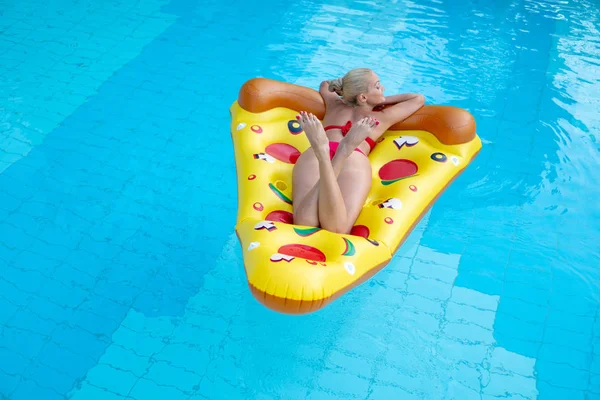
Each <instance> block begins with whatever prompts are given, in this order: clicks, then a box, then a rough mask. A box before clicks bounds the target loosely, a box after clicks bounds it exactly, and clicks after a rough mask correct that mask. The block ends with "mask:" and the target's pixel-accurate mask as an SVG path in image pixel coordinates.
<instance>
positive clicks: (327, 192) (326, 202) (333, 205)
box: [294, 112, 376, 233]
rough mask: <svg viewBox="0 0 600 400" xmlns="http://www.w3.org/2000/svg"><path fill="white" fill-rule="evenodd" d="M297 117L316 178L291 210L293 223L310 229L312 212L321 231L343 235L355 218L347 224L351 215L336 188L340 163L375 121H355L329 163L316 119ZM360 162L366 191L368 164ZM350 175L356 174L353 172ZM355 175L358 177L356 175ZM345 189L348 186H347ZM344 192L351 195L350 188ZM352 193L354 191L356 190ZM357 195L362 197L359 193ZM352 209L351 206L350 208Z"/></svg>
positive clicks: (323, 136)
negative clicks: (363, 169) (313, 157)
mask: <svg viewBox="0 0 600 400" xmlns="http://www.w3.org/2000/svg"><path fill="white" fill-rule="evenodd" d="M300 115H301V116H300V124H301V125H302V128H303V130H304V132H305V133H306V136H307V137H308V140H309V141H310V143H311V147H312V150H313V152H314V155H315V157H316V160H317V165H318V172H319V174H318V176H319V178H318V182H316V184H315V185H314V187H313V188H311V189H310V190H309V191H308V193H307V194H306V195H305V196H304V198H302V200H300V203H299V204H298V205H297V206H295V211H294V223H295V224H298V225H305V224H306V223H307V222H312V224H310V225H315V224H314V222H315V215H314V214H315V212H316V214H317V217H318V221H319V222H320V226H321V227H323V229H326V230H329V231H332V232H338V233H347V232H348V231H349V230H350V228H351V227H352V224H353V223H354V220H355V219H356V217H354V219H352V220H350V219H351V218H350V219H349V217H351V215H349V213H348V211H349V210H347V207H346V202H345V200H344V194H343V193H342V190H341V189H340V185H339V184H338V175H339V174H340V173H341V171H342V170H343V169H344V162H345V161H346V160H347V159H348V157H349V156H350V155H351V154H352V153H353V152H354V149H355V148H356V147H357V146H358V145H359V144H360V143H362V141H363V140H364V139H365V138H366V137H367V136H368V135H369V133H371V131H372V130H373V128H374V127H375V126H376V121H375V120H374V119H372V118H365V119H362V120H361V121H359V122H358V123H357V124H356V125H355V126H354V127H353V128H352V129H351V130H350V132H348V134H347V135H346V137H345V138H344V139H343V140H342V141H341V142H340V145H339V146H338V151H337V152H336V155H335V156H334V160H330V158H329V141H328V139H327V135H326V134H325V130H324V129H323V125H322V124H321V122H320V121H319V120H318V119H317V117H315V116H314V115H312V114H307V113H304V112H302V113H301V114H300ZM356 155H357V156H360V157H364V155H361V154H358V153H357V154H356ZM362 161H363V162H361V164H363V165H364V166H365V167H367V169H368V171H369V181H368V185H369V187H370V183H371V182H370V164H369V163H368V159H367V158H365V159H364V160H362ZM364 161H366V162H367V164H368V165H365V164H364ZM334 165H335V167H334ZM313 169H314V168H313ZM351 170H352V171H354V169H353V168H350V169H349V171H351ZM306 172H308V171H306ZM354 173H357V172H356V171H355V172H354ZM358 174H359V175H360V171H359V172H358ZM344 181H347V182H351V181H352V176H350V175H348V173H346V178H345V179H344ZM345 186H348V184H346V185H345ZM347 189H348V190H345V192H347V191H351V190H352V187H347ZM356 189H357V190H358V189H359V188H356ZM358 191H359V192H360V193H362V190H358ZM367 194H368V190H367ZM348 195H350V194H348ZM365 196H366V195H365ZM363 202H364V199H363ZM352 205H353V206H354V204H352ZM354 208H355V207H354ZM352 211H353V212H352V213H351V214H354V213H355V212H354V210H352ZM315 226H316V225H315Z"/></svg>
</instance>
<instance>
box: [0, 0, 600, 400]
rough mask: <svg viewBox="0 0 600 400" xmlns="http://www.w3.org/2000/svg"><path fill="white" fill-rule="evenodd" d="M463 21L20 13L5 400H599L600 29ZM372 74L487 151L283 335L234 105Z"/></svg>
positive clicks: (84, 4)
mask: <svg viewBox="0 0 600 400" xmlns="http://www.w3.org/2000/svg"><path fill="white" fill-rule="evenodd" d="M456 3H457V2H450V1H439V0H435V1H434V0H428V1H424V2H418V3H417V2H412V1H408V0H400V1H397V0H395V1H390V2H388V3H387V6H386V7H384V6H382V5H378V4H376V3H374V2H352V1H342V0H333V1H328V2H325V1H322V0H316V1H310V2H308V1H307V2H303V1H300V2H286V1H277V0H266V1H265V2H264V3H262V4H263V7H258V6H257V3H255V2H244V1H240V0H232V1H231V2H229V3H228V7H226V6H224V5H219V3H218V2H217V1H216V0H207V1H203V2H191V1H185V0H148V1H144V2H139V1H136V0H112V1H103V2H93V1H90V0H85V1H75V0H61V1H53V2H44V1H38V0H28V1H23V2H10V3H6V4H3V6H2V11H1V12H0V24H1V27H0V32H1V34H0V55H1V59H2V62H1V63H0V68H1V69H0V72H1V73H0V91H1V93H2V97H1V99H2V100H0V101H1V103H0V110H1V111H0V116H1V118H2V119H1V122H0V124H1V125H0V131H1V132H2V135H1V136H0V150H1V151H0V266H1V269H0V270H1V274H0V323H1V327H2V329H1V330H0V393H1V394H2V398H3V399H15V400H16V399H64V398H68V399H77V400H83V399H85V400H92V399H102V400H104V399H110V400H112V399H124V398H127V399H137V400H142V399H173V400H177V399H204V398H208V399H238V398H239V399H305V398H308V399H342V398H343V399H354V398H355V399H486V400H487V399H496V398H506V397H509V398H514V399H534V398H538V399H570V400H571V399H594V398H600V339H599V337H600V322H599V321H600V320H599V319H598V317H599V304H600V303H599V295H600V293H599V290H600V289H599V283H600V270H599V268H598V267H599V266H600V259H599V252H600V205H599V203H598V201H597V198H598V197H599V196H600V186H598V185H597V184H596V181H595V175H594V174H595V172H596V171H598V168H599V167H600V154H599V151H600V143H599V141H600V130H599V128H598V126H599V123H600V114H599V112H598V110H599V109H600V81H599V80H598V77H599V76H600V41H599V40H598V37H599V33H598V31H599V30H600V22H599V21H600V19H599V18H600V10H599V8H598V6H597V5H596V4H594V3H593V2H591V1H585V0H579V1H575V2H569V3H568V4H566V3H565V2H561V1H525V0H523V1H508V0H502V1H496V2H492V1H489V2H481V1H461V2H458V3H459V4H456ZM358 66H370V67H372V68H373V69H375V70H376V71H377V72H378V74H379V75H380V77H381V78H382V80H383V81H384V83H385V86H386V90H387V92H388V93H389V94H391V93H394V92H399V91H415V92H420V93H423V94H424V95H425V96H426V98H427V101H428V103H430V104H450V105H454V106H458V107H463V108H466V109H468V110H469V111H470V112H472V113H473V114H474V115H475V117H476V119H477V123H478V133H479V135H480V136H481V138H482V140H483V141H484V147H483V149H482V151H481V153H480V155H479V157H478V158H477V159H476V160H475V161H474V162H473V164H472V165H471V166H470V167H469V168H468V169H467V170H466V172H465V173H464V174H463V175H462V176H461V177H460V178H459V179H458V180H457V181H456V182H455V183H454V184H453V185H452V186H451V187H450V188H449V189H448V190H447V191H446V192H445V194H444V195H443V196H442V197H441V198H440V199H439V200H438V202H437V203H436V204H435V206H434V207H433V209H432V210H431V212H430V213H429V214H427V216H426V217H425V218H424V219H423V220H422V222H421V223H420V224H419V226H418V227H417V228H416V229H415V231H414V232H413V234H412V235H411V236H410V238H409V239H408V241H407V242H406V244H405V245H404V246H403V247H402V248H401V249H400V250H399V252H398V254H397V256H396V257H395V258H394V260H393V261H392V262H391V263H390V264H389V265H388V267H386V269H384V270H383V271H382V272H380V273H379V274H377V275H376V276H375V277H374V278H372V279H371V280H370V281H368V282H367V283H365V284H363V285H362V286H360V287H359V288H357V289H355V290H353V291H351V292H350V293H348V294H347V295H345V296H344V297H342V298H341V299H339V300H338V301H336V302H334V303H333V304H332V305H330V306H328V307H326V308H325V309H323V310H321V311H319V312H317V313H314V314H310V315H307V316H293V317H292V316H286V315H280V314H276V313H273V312H271V311H269V310H268V309H266V308H264V307H263V306H261V305H260V304H259V303H257V302H256V301H255V300H254V299H253V298H252V296H251V295H250V293H249V290H248V288H247V285H246V278H245V275H244V268H243V265H242V259H241V251H240V248H239V244H238V242H237V238H236V237H235V234H234V231H233V227H234V224H235V215H236V207H237V197H236V196H237V194H236V186H235V170H234V166H235V165H234V160H233V150H232V146H231V139H230V133H229V122H230V118H229V106H230V105H231V103H232V102H233V101H234V100H235V99H236V97H237V91H238V90H239V88H240V86H241V85H242V84H243V82H245V81H246V80H247V79H250V78H252V77H255V76H264V77H268V78H273V79H279V80H285V81H288V82H292V83H297V84H301V85H306V86H310V87H313V88H316V87H317V86H318V83H319V82H320V81H321V80H322V79H325V78H332V77H337V76H340V75H342V74H343V73H344V72H345V71H346V70H348V69H350V68H353V67H358ZM511 396H512V397H511Z"/></svg>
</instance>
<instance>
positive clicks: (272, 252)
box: [230, 78, 481, 314]
mask: <svg viewBox="0 0 600 400" xmlns="http://www.w3.org/2000/svg"><path fill="white" fill-rule="evenodd" d="M230 111H231V118H232V121H231V135H232V139H233V146H234V152H235V161H236V167H237V181H238V215H237V223H236V232H237V235H238V238H239V240H240V243H241V246H242V252H243V258H244V266H245V269H246V276H247V279H248V284H249V287H250V290H251V292H252V294H253V295H254V296H255V297H256V298H257V299H258V300H259V301H260V302H261V303H263V304H264V305H265V306H266V307H268V308H270V309H273V310H276V311H279V312H283V313H289V314H303V313H308V312H313V311H315V310H318V309H319V308H321V307H323V306H325V305H327V304H328V303H330V302H331V301H333V300H334V299H335V298H337V297H339V296H340V295H342V294H343V293H345V292H347V291H348V290H350V289H351V288H353V287H355V286H356V285H358V284H360V283H362V282H364V281H365V280H367V279H368V278H370V277H371V276H373V275H374V274H375V273H376V272H378V271H379V270H381V268H383V267H384V266H385V265H386V264H387V263H388V262H389V261H390V260H391V258H392V257H393V255H394V253H395V252H396V250H397V249H398V247H399V246H400V245H401V244H402V242H403V241H404V240H405V239H406V237H407V236H408V234H409V233H410V232H411V231H412V229H413V228H414V227H415V225H416V224H417V223H418V222H419V220H420V219H421V217H422V216H423V215H424V214H425V213H426V212H427V210H428V209H429V208H430V207H431V205H432V204H433V203H434V202H435V200H436V199H437V197H438V196H439V195H440V194H441V193H442V192H443V191H444V189H445V188H446V187H447V186H448V185H449V184H450V183H451V182H452V181H453V179H454V178H456V177H457V176H458V175H459V174H460V173H461V172H462V171H463V170H464V168H465V167H466V166H467V165H468V164H469V163H470V162H471V161H472V160H473V158H474V157H475V156H476V155H477V153H478V152H479V150H480V149H481V141H480V139H479V137H478V136H477V134H476V131H475V120H474V118H473V116H472V115H471V114H470V113H469V112H467V111H466V110H463V109H460V108H456V107H449V106H428V105H427V106H424V107H422V108H421V109H420V110H419V111H417V113H415V114H413V115H412V116H411V117H409V118H408V119H406V120H404V121H402V122H400V123H398V124H396V125H394V126H392V127H391V128H390V129H389V130H388V131H387V132H385V133H384V135H383V136H382V137H381V138H380V139H379V141H378V144H377V146H376V147H375V149H374V150H373V151H372V152H371V153H370V154H369V159H370V160H371V165H372V166H373V185H372V188H371V191H370V193H369V195H368V197H367V200H366V201H365V204H364V207H363V209H362V212H361V214H360V215H359V217H358V220H357V221H356V223H355V225H354V227H353V229H352V231H351V234H349V235H342V234H337V233H332V232H329V231H326V230H324V229H320V228H314V227H307V226H300V225H294V224H293V214H292V212H293V205H292V201H291V199H292V193H291V189H292V182H291V179H292V169H293V167H294V163H295V162H296V160H297V159H298V157H299V156H300V154H301V153H302V152H303V151H305V150H306V149H307V148H308V147H309V143H308V139H307V138H306V135H305V134H304V132H303V131H302V129H301V127H300V124H299V123H298V121H297V120H296V115H297V114H298V112H299V111H308V112H312V113H313V114H315V115H316V116H317V117H318V118H319V119H322V118H323V115H324V113H325V104H324V102H323V99H322V98H321V95H320V94H319V93H318V92H317V91H316V90H313V89H310V88H306V87H301V86H297V85H293V84H289V83H284V82H278V81H273V80H269V79H263V78H256V79H251V80H249V81H248V82H246V83H245V84H244V85H243V86H242V88H241V90H240V93H239V97H238V100H237V101H236V102H234V103H233V105H232V106H231V109H230Z"/></svg>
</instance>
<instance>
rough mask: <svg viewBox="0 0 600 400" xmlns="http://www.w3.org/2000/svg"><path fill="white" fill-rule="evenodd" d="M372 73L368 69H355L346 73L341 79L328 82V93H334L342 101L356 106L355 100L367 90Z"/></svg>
mask: <svg viewBox="0 0 600 400" xmlns="http://www.w3.org/2000/svg"><path fill="white" fill-rule="evenodd" d="M372 73H373V71H371V70H370V69H369V68H355V69H353V70H350V71H348V73H347V74H346V75H344V77H343V78H337V79H332V80H330V81H329V91H330V92H336V93H337V94H338V95H339V96H341V97H342V100H343V101H344V102H345V103H347V104H350V105H357V102H356V98H357V97H358V95H360V94H361V93H367V91H368V89H369V77H370V76H371V74H372Z"/></svg>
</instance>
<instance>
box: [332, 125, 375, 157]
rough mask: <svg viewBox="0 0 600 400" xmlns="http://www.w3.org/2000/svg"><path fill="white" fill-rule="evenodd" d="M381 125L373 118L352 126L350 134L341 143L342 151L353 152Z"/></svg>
mask: <svg viewBox="0 0 600 400" xmlns="http://www.w3.org/2000/svg"><path fill="white" fill-rule="evenodd" d="M377 125H379V122H378V121H377V120H376V119H375V118H372V117H365V118H363V119H361V120H360V121H358V122H357V123H356V124H354V125H352V128H350V131H348V134H347V135H346V136H345V137H344V139H342V141H341V142H340V150H344V151H346V152H352V151H354V149H355V148H357V147H358V146H359V145H360V144H361V143H362V142H363V141H364V140H365V139H366V138H367V137H369V135H370V134H371V132H373V129H375V127H376V126H377Z"/></svg>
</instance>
